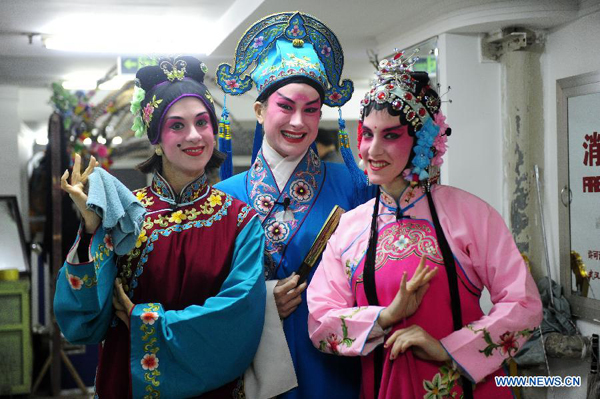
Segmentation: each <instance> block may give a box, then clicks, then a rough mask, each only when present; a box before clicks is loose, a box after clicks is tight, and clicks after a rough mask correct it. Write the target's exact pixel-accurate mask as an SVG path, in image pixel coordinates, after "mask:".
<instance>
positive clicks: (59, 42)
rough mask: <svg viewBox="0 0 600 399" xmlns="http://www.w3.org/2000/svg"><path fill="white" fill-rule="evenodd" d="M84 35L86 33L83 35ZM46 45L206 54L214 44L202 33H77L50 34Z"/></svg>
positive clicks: (70, 48)
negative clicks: (144, 36)
mask: <svg viewBox="0 0 600 399" xmlns="http://www.w3.org/2000/svg"><path fill="white" fill-rule="evenodd" d="M82 36H84V37H82ZM43 42H44V46H45V47H46V48H47V49H50V50H60V51H71V52H78V53H105V54H206V52H207V49H208V48H210V47H212V46H210V45H209V43H208V40H198V33H195V34H193V35H191V34H190V35H189V36H186V35H185V34H182V35H181V36H176V37H160V36H159V37H156V38H155V37H153V38H152V40H145V39H140V36H139V35H136V36H135V37H123V38H115V39H114V40H112V39H108V38H106V37H97V38H94V37H88V36H87V33H86V35H81V33H80V34H79V35H77V36H75V35H65V36H62V35H61V36H48V37H46V38H44V39H43Z"/></svg>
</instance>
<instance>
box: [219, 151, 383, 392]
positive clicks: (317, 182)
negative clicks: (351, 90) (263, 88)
mask: <svg viewBox="0 0 600 399" xmlns="http://www.w3.org/2000/svg"><path fill="white" fill-rule="evenodd" d="M215 187H218V188H219V189H220V190H223V191H224V192H226V193H229V194H231V195H232V196H234V197H235V198H238V199H239V200H241V201H243V202H246V203H247V204H249V205H251V206H252V207H253V208H254V210H255V211H256V212H257V213H258V216H259V217H260V220H261V221H262V227H263V229H264V233H265V237H266V242H265V274H266V276H267V278H270V279H283V278H286V277H289V276H290V275H291V274H292V273H293V272H296V271H297V270H298V268H299V267H300V265H301V263H302V261H303V260H304V257H305V256H306V254H307V253H308V251H309V250H310V247H311V245H312V244H313V241H314V240H315V238H316V236H317V235H318V233H319V231H320V230H321V227H322V226H323V224H324V223H325V220H326V219H327V217H328V216H329V213H330V212H331V210H332V209H333V207H334V206H335V205H339V206H340V207H341V208H343V209H344V210H350V209H352V208H354V207H356V206H358V205H360V204H361V203H362V202H365V201H366V200H368V199H370V198H372V197H373V196H374V195H375V189H374V188H365V189H363V190H356V189H353V187H354V186H353V183H352V179H351V177H350V174H349V172H348V170H347V169H346V167H345V165H343V164H335V163H328V162H322V161H321V160H320V159H319V157H318V156H317V154H316V153H315V152H314V151H313V150H312V149H309V150H308V152H307V153H306V155H305V156H304V157H303V158H302V160H301V161H300V162H299V164H298V166H296V169H295V170H294V172H293V173H292V175H291V177H290V179H289V180H288V182H287V183H286V185H285V188H284V189H283V190H282V191H279V189H278V187H277V184H276V182H275V179H274V177H273V174H272V172H271V170H270V168H269V165H268V164H267V162H266V160H265V158H264V156H263V154H262V150H261V151H260V152H259V153H258V155H257V157H256V160H255V162H254V164H253V165H252V166H251V168H250V170H248V171H247V172H244V173H240V174H238V175H236V176H233V177H231V178H229V179H227V180H225V181H223V182H221V183H218V184H217V185H216V186H215ZM286 199H288V200H286ZM286 202H288V205H287V206H285V203H286ZM284 207H285V208H287V212H283V210H284ZM292 215H293V216H292ZM317 264H318V262H317ZM314 271H315V270H314V268H313V270H311V273H310V275H309V280H308V281H309V283H310V279H311V278H312V275H313V273H314ZM269 295H272V293H269ZM307 321H308V307H307V305H306V292H304V293H303V294H302V304H301V305H300V306H299V307H298V308H297V309H296V310H295V311H294V312H293V313H292V314H291V315H290V316H289V317H287V318H286V319H285V320H284V322H283V327H284V332H285V335H286V339H287V342H288V346H289V349H290V353H291V355H292V360H293V362H294V367H295V370H296V376H297V378H298V387H297V388H294V389H292V390H290V391H288V392H287V393H285V394H283V395H280V398H285V399H299V398H303V399H315V398H328V399H337V398H339V399H353V398H358V392H359V385H360V364H359V363H358V362H357V361H356V360H357V359H353V358H341V357H334V356H329V357H328V356H325V355H324V354H322V353H320V352H319V351H318V350H316V349H315V347H314V346H313V345H312V343H311V342H310V339H309V337H308V327H307Z"/></svg>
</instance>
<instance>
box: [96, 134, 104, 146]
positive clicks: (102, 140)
mask: <svg viewBox="0 0 600 399" xmlns="http://www.w3.org/2000/svg"><path fill="white" fill-rule="evenodd" d="M97 141H98V143H100V144H106V139H105V138H104V137H102V136H98V139H97Z"/></svg>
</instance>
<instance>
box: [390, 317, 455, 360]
mask: <svg viewBox="0 0 600 399" xmlns="http://www.w3.org/2000/svg"><path fill="white" fill-rule="evenodd" d="M391 345H393V346H392V350H391V351H390V360H394V359H396V358H397V357H398V353H404V352H406V351H407V350H408V349H409V348H410V349H412V351H413V353H414V355H415V356H417V357H418V358H420V359H423V360H429V361H438V362H445V361H447V360H450V356H448V353H447V352H446V350H445V349H444V347H443V346H442V344H441V343H440V341H438V340H437V339H435V338H433V337H432V336H431V335H429V334H428V333H427V331H425V330H423V329H422V328H421V327H419V326H417V325H412V326H410V327H408V328H402V329H400V330H397V331H395V332H394V333H393V334H392V335H391V336H390V337H389V338H388V339H387V341H386V342H385V345H384V347H385V348H388V347H390V346H391Z"/></svg>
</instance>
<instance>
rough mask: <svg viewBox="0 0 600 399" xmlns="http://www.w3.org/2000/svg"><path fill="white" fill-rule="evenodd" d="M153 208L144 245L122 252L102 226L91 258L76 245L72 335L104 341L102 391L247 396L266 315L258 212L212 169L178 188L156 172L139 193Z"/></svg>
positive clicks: (62, 295) (61, 308) (68, 299)
mask: <svg viewBox="0 0 600 399" xmlns="http://www.w3.org/2000/svg"><path fill="white" fill-rule="evenodd" d="M135 194H136V196H137V197H138V199H139V200H140V202H141V203H142V204H143V205H144V206H145V207H146V210H147V214H146V217H145V220H144V224H143V226H142V232H141V234H140V236H139V238H138V241H137V244H136V247H135V248H134V249H133V250H132V251H131V252H130V253H129V254H128V255H125V256H122V257H117V256H116V255H115V254H114V252H113V248H112V243H111V237H110V234H107V232H106V231H104V229H103V228H102V227H100V228H98V230H97V231H96V232H95V233H94V235H93V237H92V241H91V243H90V247H89V258H88V259H92V260H91V261H89V262H84V263H76V262H75V260H74V257H75V254H76V252H77V250H76V247H77V246H78V243H79V237H78V238H77V241H76V244H75V245H74V247H73V248H72V249H71V251H70V252H69V256H68V257H67V261H66V262H65V264H64V266H63V267H62V268H61V270H60V273H59V276H58V280H57V287H56V295H55V298H54V312H55V314H56V318H57V321H58V324H59V326H60V328H61V330H62V332H63V334H64V335H65V337H66V338H67V340H69V341H70V342H73V343H86V344H89V343H99V342H102V341H103V344H102V345H101V348H100V361H99V365H98V370H97V374H96V393H97V395H98V397H100V398H122V397H125V398H126V397H134V398H142V397H144V398H145V397H163V398H189V397H197V396H199V395H201V396H200V397H202V398H222V397H229V398H231V397H237V396H236V395H238V394H241V390H240V386H239V385H240V381H241V380H240V379H239V378H238V377H240V376H241V375H242V374H243V373H244V370H245V369H246V368H247V367H248V365H249V364H250V362H251V361H252V358H253V356H254V353H255V351H256V348H257V347H258V343H259V340H260V336H261V332H262V325H263V320H264V303H265V283H264V277H263V247H264V234H263V231H262V228H261V226H260V219H258V218H257V217H256V214H255V212H254V210H252V209H251V208H250V207H249V206H247V205H246V204H244V203H242V202H241V201H238V200H236V199H234V198H232V197H231V196H229V195H227V194H225V193H223V192H221V191H219V190H216V189H214V188H212V187H210V186H208V185H207V184H206V177H205V176H202V177H200V178H199V179H197V180H196V181H194V182H191V183H190V184H188V185H187V186H186V187H185V188H184V189H183V190H182V192H181V193H180V194H179V195H175V193H174V192H173V190H172V189H171V187H170V186H169V184H168V183H167V182H166V181H165V180H164V179H163V178H162V177H161V176H160V175H159V174H155V176H154V179H153V182H152V185H151V186H149V187H146V188H144V189H141V190H138V191H136V192H135ZM117 276H119V277H120V278H121V279H122V281H124V282H125V283H124V288H125V291H126V292H127V293H128V295H129V296H130V298H131V300H132V302H133V303H134V304H135V307H134V308H133V310H132V313H131V317H130V329H129V330H127V327H126V326H125V324H124V323H123V322H121V321H120V320H119V319H117V318H116V317H115V316H114V310H113V305H112V295H113V282H114V281H115V278H116V277H117Z"/></svg>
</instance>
